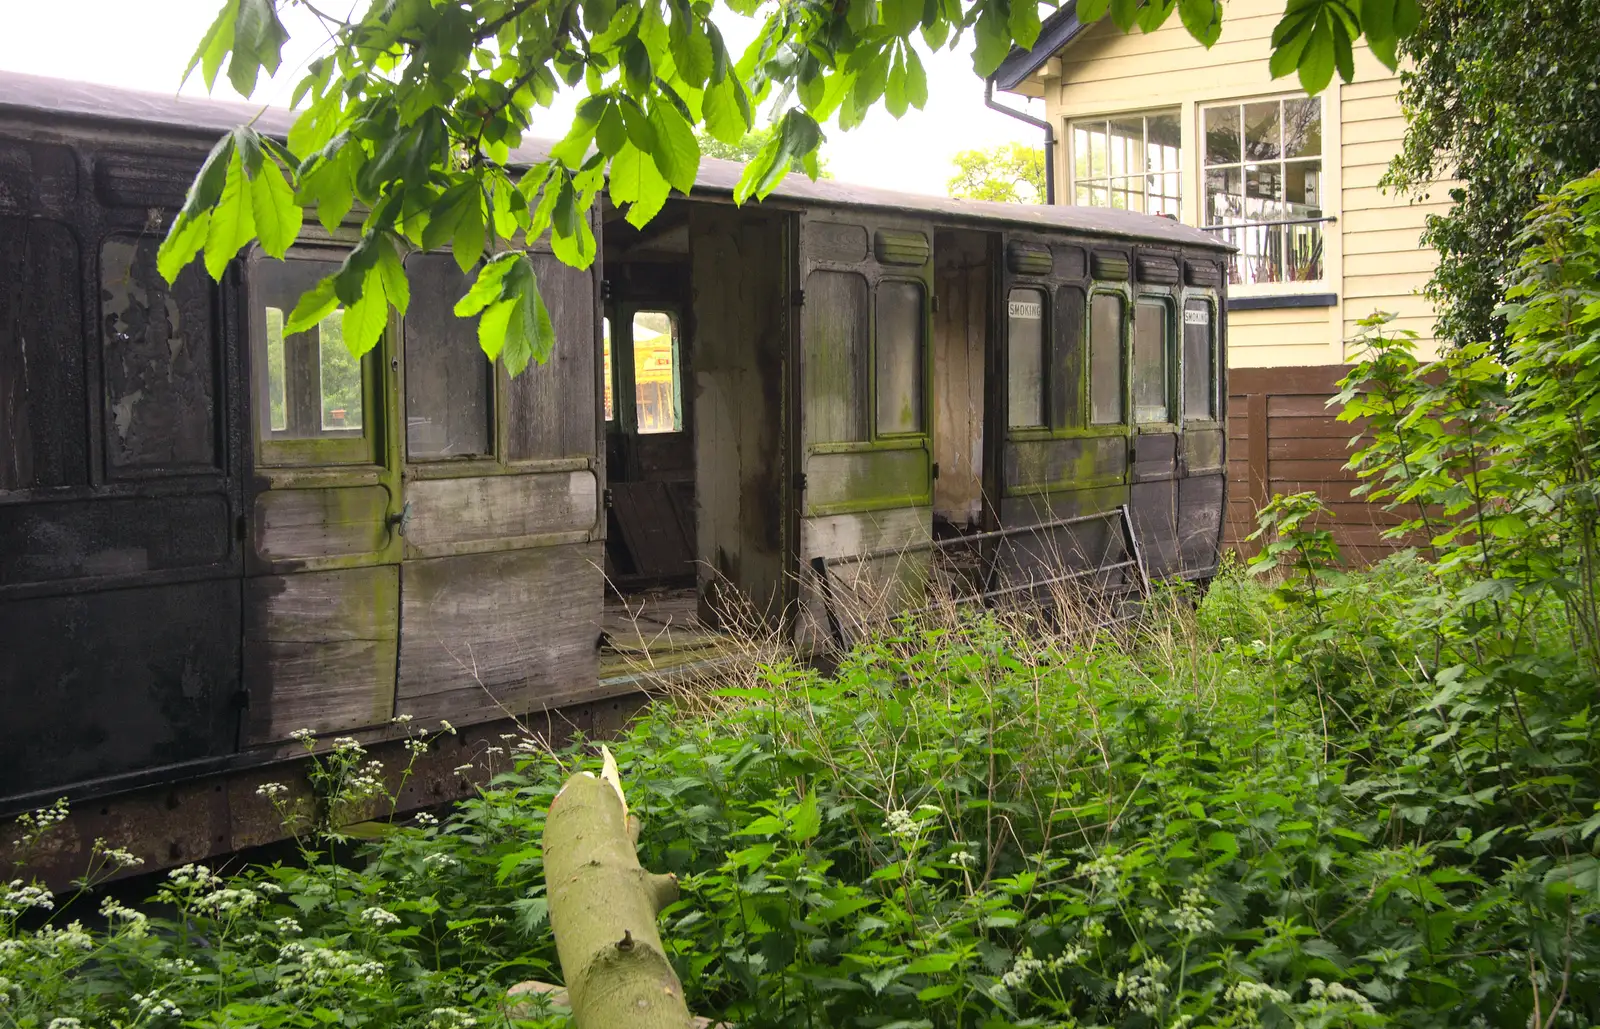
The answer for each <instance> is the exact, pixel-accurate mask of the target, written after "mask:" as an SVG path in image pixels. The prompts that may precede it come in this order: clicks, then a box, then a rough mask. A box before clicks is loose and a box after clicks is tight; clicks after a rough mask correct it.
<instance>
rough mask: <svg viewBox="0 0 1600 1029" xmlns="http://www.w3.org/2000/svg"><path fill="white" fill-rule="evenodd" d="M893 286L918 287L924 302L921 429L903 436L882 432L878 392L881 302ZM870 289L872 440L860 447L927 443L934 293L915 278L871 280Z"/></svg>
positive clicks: (919, 314) (920, 345)
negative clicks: (930, 299)
mask: <svg viewBox="0 0 1600 1029" xmlns="http://www.w3.org/2000/svg"><path fill="white" fill-rule="evenodd" d="M891 284H898V285H905V286H914V287H915V288H916V290H917V292H918V293H920V294H921V296H920V301H921V302H920V304H919V305H918V310H917V328H918V332H917V361H916V374H917V428H915V429H910V430H906V431H903V432H884V431H883V430H882V425H883V421H882V418H883V411H882V400H883V395H882V394H881V393H880V392H879V390H878V367H879V362H878V358H879V355H880V353H881V351H880V346H881V340H880V339H879V338H878V337H879V332H878V299H879V297H880V295H881V291H882V289H883V287H884V286H886V285H891ZM868 286H869V288H868V291H867V296H868V311H867V320H868V323H869V327H868V335H867V339H868V345H867V397H866V398H865V399H866V402H867V416H868V417H867V437H868V438H867V439H865V440H862V441H860V442H859V443H857V444H856V445H857V446H871V445H873V444H880V443H881V444H891V445H892V444H900V443H903V442H905V441H910V442H913V443H915V442H917V441H921V440H926V439H927V438H928V435H929V431H930V422H931V419H930V418H929V406H928V405H929V396H928V392H929V390H928V387H929V383H930V381H931V380H932V376H931V375H930V374H929V368H928V356H929V352H930V349H931V348H930V347H929V345H928V343H929V338H928V337H929V333H930V331H931V319H930V318H929V317H928V314H929V311H928V307H929V302H928V296H929V293H930V291H929V289H928V284H927V283H926V282H924V281H923V280H922V279H919V278H915V277H912V276H900V275H885V276H881V277H879V278H877V279H876V280H869V281H868Z"/></svg>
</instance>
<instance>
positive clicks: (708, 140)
mask: <svg viewBox="0 0 1600 1029" xmlns="http://www.w3.org/2000/svg"><path fill="white" fill-rule="evenodd" d="M773 131H774V130H773V127H772V126H771V125H765V126H762V127H761V128H759V129H751V130H750V131H749V132H746V133H745V134H744V138H743V139H741V140H739V142H737V143H724V142H723V141H722V140H720V139H718V138H717V137H715V136H713V135H711V134H710V133H709V132H700V133H696V138H698V139H699V140H700V153H701V154H702V155H704V156H706V157H720V158H721V159H722V160H724V161H738V162H739V163H740V164H744V163H745V162H747V161H749V160H751V159H753V158H754V157H755V156H756V155H757V154H759V153H760V152H761V148H762V147H764V146H766V145H767V140H769V139H771V138H772V133H773Z"/></svg>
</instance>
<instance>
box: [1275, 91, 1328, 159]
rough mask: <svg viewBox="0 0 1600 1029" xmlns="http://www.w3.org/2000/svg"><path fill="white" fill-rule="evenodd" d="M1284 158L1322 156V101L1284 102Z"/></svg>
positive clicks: (1313, 98)
mask: <svg viewBox="0 0 1600 1029" xmlns="http://www.w3.org/2000/svg"><path fill="white" fill-rule="evenodd" d="M1283 156H1285V157H1321V156H1322V101H1321V100H1319V99H1317V98H1316V97H1300V98H1297V99H1294V100H1285V101H1284V102H1283Z"/></svg>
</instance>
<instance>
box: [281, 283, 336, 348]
mask: <svg viewBox="0 0 1600 1029" xmlns="http://www.w3.org/2000/svg"><path fill="white" fill-rule="evenodd" d="M338 278H339V276H338V274H337V273H335V274H333V275H329V276H328V277H327V278H324V279H319V280H318V281H317V284H316V285H315V286H313V287H311V288H310V289H309V290H307V291H306V292H305V293H303V294H301V296H300V300H299V302H298V303H296V304H295V305H294V310H293V311H291V312H289V320H288V321H287V322H285V323H284V325H283V334H284V335H285V336H293V335H294V334H296V333H299V332H305V331H306V330H307V329H309V328H311V327H312V326H314V325H316V324H317V323H318V322H320V321H322V319H324V318H326V317H328V315H330V314H332V313H333V312H334V310H335V309H336V308H338V306H339V294H338V292H337V291H336V287H335V282H336V281H337V280H338Z"/></svg>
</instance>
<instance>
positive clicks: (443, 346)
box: [405, 254, 494, 461]
mask: <svg viewBox="0 0 1600 1029" xmlns="http://www.w3.org/2000/svg"><path fill="white" fill-rule="evenodd" d="M406 270H407V272H408V273H409V277H410V279H411V299H412V304H411V306H410V307H409V308H408V309H407V311H406V316H405V347H406V453H407V455H408V456H409V457H410V459H411V460H413V461H445V460H451V459H457V458H464V457H487V456H490V455H492V454H493V453H494V446H493V439H494V433H493V431H492V428H493V420H492V416H493V408H492V405H491V401H490V399H489V398H490V396H491V395H492V386H491V383H492V381H493V380H492V377H491V366H490V364H489V359H488V358H486V357H485V356H484V354H483V349H482V348H481V347H480V346H479V345H478V338H477V331H476V330H475V328H474V327H473V323H472V322H471V321H469V320H467V319H465V318H458V317H456V315H455V312H454V310H453V308H454V307H455V304H456V301H457V300H460V299H461V297H462V296H464V295H465V294H466V291H467V280H466V276H464V275H462V274H461V270H460V268H458V267H457V266H456V261H455V258H454V257H452V256H450V255H449V254H413V255H412V256H411V257H409V258H408V259H407V260H406Z"/></svg>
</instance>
